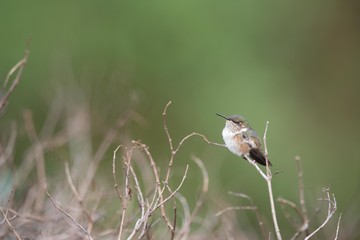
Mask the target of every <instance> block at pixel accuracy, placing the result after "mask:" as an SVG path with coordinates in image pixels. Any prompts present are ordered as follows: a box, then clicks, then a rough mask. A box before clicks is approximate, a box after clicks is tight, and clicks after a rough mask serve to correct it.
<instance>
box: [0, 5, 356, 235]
mask: <svg viewBox="0 0 360 240" xmlns="http://www.w3.org/2000/svg"><path fill="white" fill-rule="evenodd" d="M359 6H360V4H359V3H358V2H357V1H333V0H319V1H300V2H290V1H271V2H267V1H264V2H261V1H260V2H256V1H246V0H245V1H221V2H220V1H102V2H100V1H38V2H33V1H6V2H5V1H2V2H1V3H0V33H1V38H0V39H1V40H0V42H1V44H0V76H1V78H2V79H5V76H6V74H7V72H8V70H9V69H10V68H11V67H12V66H13V65H14V63H16V62H17V61H18V60H19V59H20V58H21V57H22V54H23V51H24V49H25V45H26V42H27V39H28V38H29V36H31V38H32V41H31V46H30V57H29V61H28V64H27V66H26V68H25V72H24V75H23V79H22V81H21V83H20V85H19V86H18V88H17V89H16V91H15V93H14V94H13V95H12V96H11V99H10V104H9V106H8V107H7V112H6V114H5V115H4V116H3V117H2V120H1V121H2V126H1V127H2V128H4V126H6V122H7V121H9V120H10V119H16V120H17V121H19V122H20V121H21V115H22V112H23V110H24V109H31V110H33V112H34V117H35V120H36V123H37V124H39V125H41V123H42V122H43V118H44V117H45V114H46V113H47V111H48V109H49V105H50V104H49V103H50V102H51V100H52V98H53V96H54V95H55V94H56V93H58V91H59V88H60V89H62V91H65V92H72V93H73V94H75V95H77V94H79V95H84V96H85V98H86V99H87V100H88V101H89V105H90V108H91V111H92V114H93V117H94V119H93V121H94V124H93V126H94V127H98V128H99V129H101V128H106V126H107V125H105V127H104V126H101V123H112V122H113V121H114V120H115V118H116V116H118V115H119V114H121V112H123V111H124V110H125V109H126V108H127V106H130V105H131V102H132V101H136V102H137V104H136V107H134V108H135V110H136V112H138V113H139V114H140V115H141V116H142V117H143V118H144V119H145V122H144V123H143V124H137V123H134V124H132V125H131V128H130V130H129V132H131V135H132V137H133V138H134V139H142V141H143V142H145V143H147V144H148V145H149V146H150V147H151V149H152V151H153V153H154V155H155V156H156V158H157V159H158V160H159V161H165V162H166V161H167V156H168V154H169V152H168V147H167V141H166V138H165V134H164V133H163V129H162V117H161V114H162V111H163V108H164V106H165V104H166V103H167V102H168V101H169V100H172V105H171V107H170V108H169V115H168V122H169V129H170V131H171V133H172V136H173V140H174V141H175V142H178V141H179V140H180V139H181V138H182V137H183V136H185V135H186V134H188V133H191V132H193V131H196V132H200V133H203V134H205V135H206V136H207V137H208V138H209V139H211V140H213V141H216V142H222V138H221V131H222V128H223V126H224V121H223V120H222V119H220V118H219V117H217V116H216V115H215V113H216V112H220V113H222V114H224V115H230V114H234V113H238V114H242V115H244V116H245V117H246V118H247V120H248V121H249V122H250V123H251V125H252V127H253V128H254V129H255V130H257V132H258V133H259V135H262V134H263V131H264V127H265V122H266V121H267V120H268V121H270V125H269V130H268V148H269V157H270V159H271V161H272V162H273V165H274V167H273V171H281V174H278V175H276V177H275V178H274V193H275V196H283V197H286V198H288V199H290V200H293V201H296V199H297V177H296V165H295V162H294V160H293V159H294V156H295V155H299V156H301V158H302V164H303V168H304V174H305V187H306V195H307V198H308V200H309V202H310V204H309V205H310V206H309V207H315V206H316V205H317V203H316V201H315V199H316V198H318V197H319V196H320V195H321V193H320V192H321V188H322V187H329V186H331V189H332V192H334V193H335V195H336V197H337V201H338V212H337V214H338V213H340V212H343V213H345V215H344V217H343V228H344V229H346V231H349V232H351V233H353V234H352V236H357V235H356V234H357V233H356V232H357V231H358V229H357V228H358V227H359V215H360V211H359V206H358V205H359V199H360V197H359V190H360V185H359V184H360V181H359V180H360V176H359V173H360V163H359V160H360V157H359V155H360V144H359V133H360V131H359V130H360V127H359V122H360V107H359V103H360V79H359V77H360V47H359V46H360V45H359V43H360V28H359V24H360V15H359V10H360V9H359ZM134 99H136V100H134ZM99 119H103V120H99ZM104 119H105V120H104ZM164 149H165V150H166V151H165V152H164ZM110 154H111V153H110ZM190 154H194V155H196V156H198V157H200V158H201V159H202V160H203V161H204V163H205V165H206V167H207V170H208V171H209V175H210V194H212V193H213V194H214V193H217V194H221V195H222V197H223V198H224V199H228V200H229V201H230V202H231V201H232V202H231V204H233V205H236V204H239V202H237V201H238V200H237V199H234V197H230V196H227V191H235V192H243V193H246V194H248V195H250V196H252V197H253V199H254V201H255V202H256V204H258V205H259V206H263V207H262V210H263V212H265V213H266V212H267V211H268V200H267V190H266V186H265V183H264V182H263V181H262V179H261V178H260V177H259V176H258V175H257V174H256V172H255V170H254V169H253V168H252V167H251V166H250V165H249V164H246V162H245V161H243V160H239V159H238V158H237V157H236V156H234V155H232V154H231V153H230V152H228V151H227V150H225V149H222V148H217V147H214V146H210V145H207V144H205V143H203V142H202V141H201V140H199V139H193V140H190V143H188V144H187V145H186V146H184V151H183V152H182V154H181V155H180V156H179V158H177V159H176V160H177V162H176V163H175V165H176V168H177V169H178V170H179V171H181V172H179V175H181V173H182V171H183V169H184V167H185V165H186V164H187V163H189V162H191V160H190V158H189V156H190ZM198 175H199V171H198V170H193V172H191V171H190V172H189V179H188V181H189V182H190V183H189V182H188V183H186V184H185V189H184V190H183V193H184V195H188V196H191V197H190V198H195V197H193V196H192V195H194V194H196V192H197V191H198V190H199V187H197V189H193V188H194V187H193V186H194V184H191V182H192V181H195V182H197V183H199V176H198ZM309 211H311V209H310V210H309ZM239 214H240V213H239ZM266 215H267V214H266ZM278 215H279V218H280V219H281V221H284V217H283V215H282V214H281V211H280V210H279V214H278ZM333 221H334V222H335V221H336V220H333ZM283 224H286V223H283ZM344 231H345V230H344ZM349 236H351V235H349Z"/></svg>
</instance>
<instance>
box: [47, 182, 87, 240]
mask: <svg viewBox="0 0 360 240" xmlns="http://www.w3.org/2000/svg"><path fill="white" fill-rule="evenodd" d="M45 191H46V195H47V196H48V197H49V199H50V201H51V203H52V204H53V205H54V207H55V208H56V209H57V210H59V211H60V212H62V213H63V214H65V216H67V217H68V218H69V219H70V220H71V221H72V222H73V223H74V224H75V225H76V226H77V227H78V228H79V229H80V230H81V231H83V232H84V233H85V234H86V235H87V236H88V238H89V239H90V240H93V237H92V236H91V234H90V233H89V232H88V231H87V230H86V229H85V228H84V227H83V226H81V224H79V223H78V222H77V221H76V220H75V219H74V218H73V217H72V216H71V215H70V214H69V213H67V212H66V211H65V210H63V209H62V208H61V207H59V206H58V205H57V204H56V203H55V201H54V199H53V198H52V197H51V195H50V193H49V191H48V190H47V188H46V187H45Z"/></svg>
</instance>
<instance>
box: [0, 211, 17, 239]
mask: <svg viewBox="0 0 360 240" xmlns="http://www.w3.org/2000/svg"><path fill="white" fill-rule="evenodd" d="M0 211H1V213H2V215H3V216H4V220H5V222H6V223H7V224H8V226H9V228H10V230H11V231H12V232H13V233H14V235H15V236H16V238H17V239H18V240H21V237H20V235H19V233H18V232H17V231H16V229H15V227H14V226H13V225H12V224H11V222H10V221H9V219H8V218H7V216H6V215H7V214H6V213H5V212H4V211H3V209H2V208H0ZM6 211H8V210H7V209H6Z"/></svg>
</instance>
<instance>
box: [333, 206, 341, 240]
mask: <svg viewBox="0 0 360 240" xmlns="http://www.w3.org/2000/svg"><path fill="white" fill-rule="evenodd" d="M341 217H342V213H340V216H339V219H338V222H337V225H336V235H335V238H334V240H337V239H338V237H339V229H340V221H341Z"/></svg>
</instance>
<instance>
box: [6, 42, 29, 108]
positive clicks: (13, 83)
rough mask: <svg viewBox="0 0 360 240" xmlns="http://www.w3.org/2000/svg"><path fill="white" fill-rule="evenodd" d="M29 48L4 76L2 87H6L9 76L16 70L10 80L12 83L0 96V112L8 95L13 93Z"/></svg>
mask: <svg viewBox="0 0 360 240" xmlns="http://www.w3.org/2000/svg"><path fill="white" fill-rule="evenodd" d="M29 53H30V52H29V50H28V49H26V50H25V53H24V56H23V58H22V59H21V60H20V61H19V62H18V63H16V64H15V66H13V67H12V68H11V69H10V71H9V72H8V74H7V76H6V78H5V82H4V85H3V89H5V88H6V85H7V84H8V82H9V80H10V77H11V76H12V75H13V74H14V73H15V72H16V71H17V74H16V76H15V79H14V80H13V81H12V84H11V86H10V88H9V90H8V91H7V92H6V93H5V95H4V96H2V97H1V98H0V112H1V111H2V110H3V108H4V107H5V106H6V104H7V103H8V99H9V97H10V95H11V94H12V93H13V91H14V90H15V88H16V86H17V85H18V84H19V82H20V79H21V76H22V73H23V71H24V67H25V64H26V62H27V60H28V57H29Z"/></svg>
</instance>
